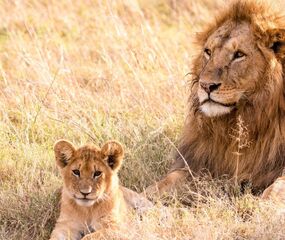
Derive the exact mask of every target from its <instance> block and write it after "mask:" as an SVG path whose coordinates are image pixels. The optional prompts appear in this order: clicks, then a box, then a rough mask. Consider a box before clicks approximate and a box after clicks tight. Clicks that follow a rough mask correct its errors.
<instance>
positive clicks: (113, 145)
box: [101, 141, 124, 171]
mask: <svg viewBox="0 0 285 240" xmlns="http://www.w3.org/2000/svg"><path fill="white" fill-rule="evenodd" d="M101 152H102V154H103V155H104V157H107V159H106V161H107V164H108V166H109V167H110V168H111V169H112V170H113V171H117V170H119V169H120V167H121V165H122V162H123V157H124V149H123V147H122V145H121V144H120V143H118V142H116V141H108V142H106V143H105V144H104V146H103V147H102V149H101Z"/></svg>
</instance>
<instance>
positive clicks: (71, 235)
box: [51, 140, 135, 240]
mask: <svg viewBox="0 0 285 240" xmlns="http://www.w3.org/2000/svg"><path fill="white" fill-rule="evenodd" d="M55 156H56V162H57V165H58V166H59V168H60V169H61V173H62V176H63V179H64V184H63V189H62V198H61V209H60V216H59V218H58V220H57V223H56V226H55V229H54V230H53V232H52V235H51V239H53V240H55V239H58V240H62V239H66V240H67V239H70V240H75V239H81V238H82V236H84V235H85V234H88V233H90V232H92V231H99V232H100V231H102V230H105V229H112V230H113V229H117V228H118V227H119V225H120V224H122V223H124V222H125V221H126V219H125V217H126V213H127V203H126V201H125V198H124V197H125V196H124V191H125V188H123V187H122V186H120V185H119V179H118V176H117V172H118V170H119V168H120V166H121V163H122V159H123V149H122V147H121V145H120V144H119V143H117V142H115V141H110V142H107V143H106V144H105V145H104V146H103V147H102V148H101V149H100V148H98V147H95V146H91V145H87V146H83V147H81V148H79V149H75V148H74V147H73V145H72V144H71V143H69V142H68V141H65V140H60V141H58V142H57V143H56V144H55ZM73 170H79V171H80V176H77V175H76V174H74V172H73ZM98 171H99V172H98ZM96 172H97V175H98V176H95V175H96V174H95V173H96ZM100 172H101V174H100V175H99V173H100ZM75 173H76V172H75ZM94 174H95V175H94ZM82 192H83V193H86V192H88V193H89V194H88V195H87V196H86V198H89V199H93V200H94V201H92V200H90V202H89V201H85V200H78V199H80V198H83V197H84V194H82ZM130 192H132V191H131V190H128V191H127V194H130ZM133 194H135V193H133ZM99 232H98V233H99ZM96 234H97V233H96V232H95V233H94V234H91V235H90V237H96Z"/></svg>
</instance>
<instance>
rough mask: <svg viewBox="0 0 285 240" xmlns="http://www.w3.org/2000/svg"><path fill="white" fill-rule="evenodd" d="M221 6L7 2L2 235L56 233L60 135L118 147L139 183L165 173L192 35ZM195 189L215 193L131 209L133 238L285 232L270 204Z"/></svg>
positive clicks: (0, 45)
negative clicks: (186, 202)
mask: <svg viewBox="0 0 285 240" xmlns="http://www.w3.org/2000/svg"><path fill="white" fill-rule="evenodd" d="M220 2H221V1H220ZM218 3H219V1H211V0H200V1H195V0H189V1H186V0H180V1H178V0H156V1H151V0H118V1H111V0H100V1H79V0H77V1H68V0H64V1H55V0H40V1H37V0H29V1H9V0H2V1H0V16H1V22H0V59H1V61H0V89H1V93H0V109H1V112H0V119H1V121H0V143H1V150H0V239H11V240H13V239H15V240H16V239H24V240H25V239H35V240H40V239H48V236H49V234H50V231H51V229H52V228H53V226H54V223H55V219H56V217H57V214H58V208H57V206H58V199H57V194H56V191H57V189H58V187H59V186H60V185H61V179H60V176H59V174H58V171H57V169H56V167H55V162H54V156H53V152H52V146H53V143H54V142H55V141H56V140H57V139H59V138H66V139H69V140H70V141H72V142H74V143H77V144H78V145H81V144H85V143H86V142H93V143H95V144H98V145H100V144H102V143H103V142H104V141H106V140H109V139H117V140H119V141H120V142H122V143H123V144H124V146H125V149H126V158H125V163H124V167H123V169H122V171H121V172H120V177H121V181H122V183H123V184H124V185H125V186H127V187H130V188H132V189H135V190H138V191H141V190H143V188H145V187H146V186H148V185H149V184H151V183H152V182H153V181H154V180H157V179H160V178H161V176H162V175H163V174H164V173H165V172H166V170H167V168H168V165H169V158H168V157H167V156H168V155H169V153H170V152H171V149H172V144H173V143H174V144H175V143H176V141H177V139H178V137H179V133H180V131H181V127H182V124H183V120H184V113H185V109H186V99H187V81H188V79H187V78H186V77H184V76H185V74H187V73H188V72H189V70H190V63H191V58H192V56H193V55H194V54H195V51H193V47H192V46H191V37H192V35H193V33H194V32H195V31H196V30H197V29H198V28H199V27H200V26H201V25H202V24H203V23H204V22H205V21H206V20H207V18H208V17H209V16H210V15H213V11H214V10H215V9H217V6H218ZM199 184H201V187H200V188H201V189H203V190H205V189H207V191H206V192H207V194H206V195H205V194H204V195H203V196H204V197H202V195H201V197H200V194H199V192H198V195H196V196H198V197H197V198H195V200H193V204H192V206H191V207H186V206H183V205H181V204H179V203H178V202H177V201H176V200H175V198H174V200H172V201H171V204H170V205H169V207H168V208H162V207H161V206H160V205H158V206H156V207H155V208H154V209H153V210H151V211H150V212H148V213H146V215H148V217H147V216H144V217H143V219H142V220H139V219H137V216H135V215H134V216H133V226H134V227H133V228H132V230H130V231H131V232H130V233H129V237H130V239H284V238H285V233H283V229H284V223H285V221H284V218H283V217H282V216H280V215H277V214H276V210H275V207H274V206H270V204H266V203H261V202H260V201H259V200H258V199H255V198H253V197H252V196H250V195H244V196H242V197H241V196H237V197H233V196H232V195H230V196H229V195H227V194H226V193H225V192H224V191H221V190H220V188H219V187H218V185H219V184H220V185H221V183H219V184H218V183H216V182H215V181H213V182H210V183H209V182H203V181H200V182H199ZM222 184H223V183H222ZM220 185H219V186H220ZM205 196H206V197H205ZM166 209H167V210H166ZM165 211H167V212H168V213H167V214H165V213H164V212H165ZM245 216H246V217H245Z"/></svg>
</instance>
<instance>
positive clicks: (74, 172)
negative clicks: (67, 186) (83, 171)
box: [72, 169, 80, 177]
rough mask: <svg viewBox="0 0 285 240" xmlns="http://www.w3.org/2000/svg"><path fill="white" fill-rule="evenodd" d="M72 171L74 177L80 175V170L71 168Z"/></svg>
mask: <svg viewBox="0 0 285 240" xmlns="http://www.w3.org/2000/svg"><path fill="white" fill-rule="evenodd" d="M72 172H73V174H74V175H75V176H76V177H80V171H79V170H78V169H75V170H72Z"/></svg>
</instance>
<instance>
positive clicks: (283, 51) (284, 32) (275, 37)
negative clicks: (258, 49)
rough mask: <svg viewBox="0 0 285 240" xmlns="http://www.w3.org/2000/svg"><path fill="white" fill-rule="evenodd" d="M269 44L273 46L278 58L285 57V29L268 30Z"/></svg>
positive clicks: (282, 59)
mask: <svg viewBox="0 0 285 240" xmlns="http://www.w3.org/2000/svg"><path fill="white" fill-rule="evenodd" d="M267 36H268V42H267V45H268V47H269V48H271V49H272V50H273V51H274V53H275V55H276V58H277V59H278V60H281V61H284V59H285V29H270V30H268V31H267Z"/></svg>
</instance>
